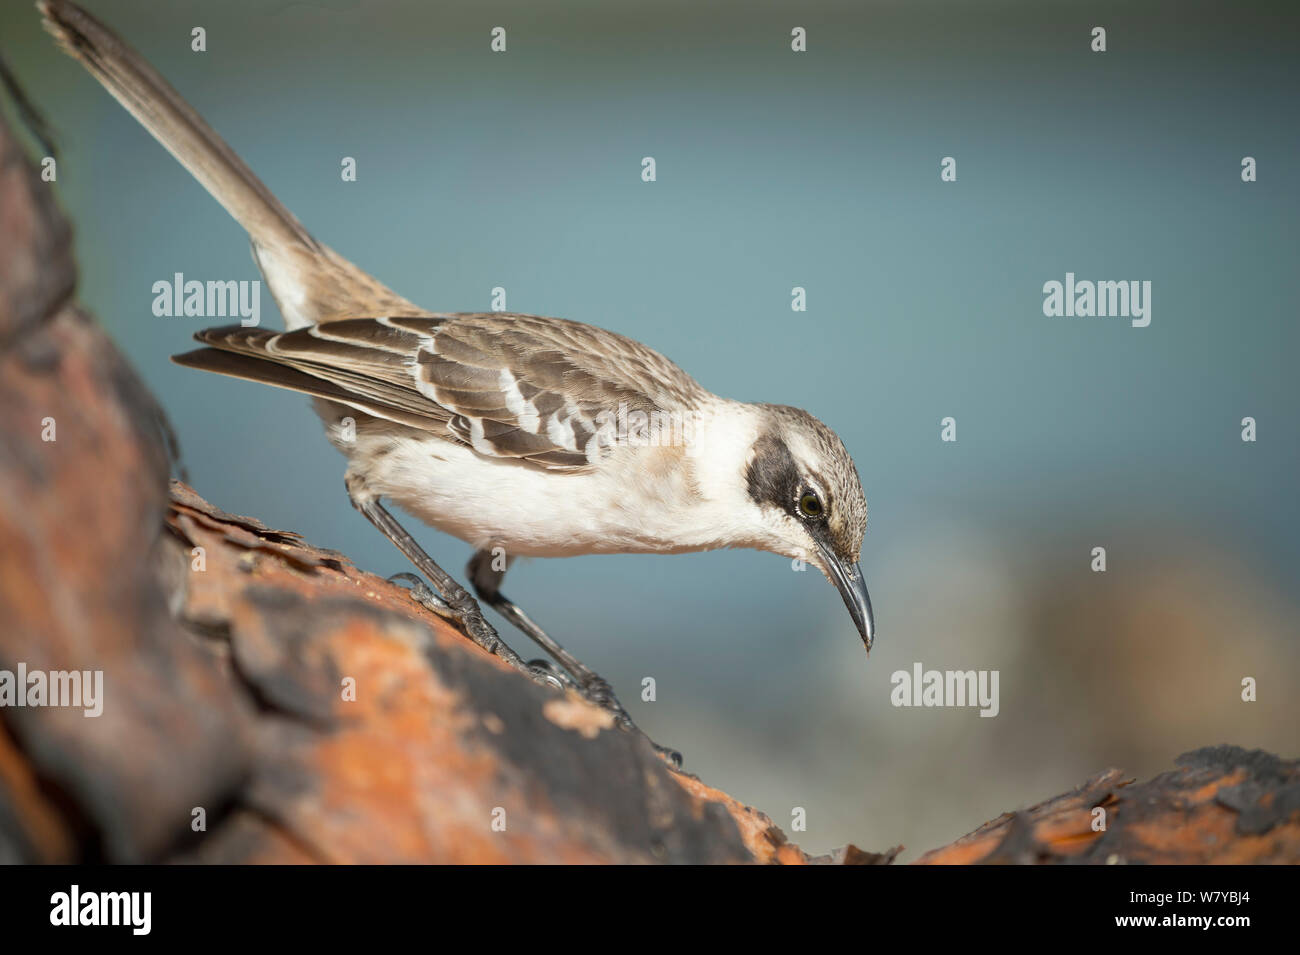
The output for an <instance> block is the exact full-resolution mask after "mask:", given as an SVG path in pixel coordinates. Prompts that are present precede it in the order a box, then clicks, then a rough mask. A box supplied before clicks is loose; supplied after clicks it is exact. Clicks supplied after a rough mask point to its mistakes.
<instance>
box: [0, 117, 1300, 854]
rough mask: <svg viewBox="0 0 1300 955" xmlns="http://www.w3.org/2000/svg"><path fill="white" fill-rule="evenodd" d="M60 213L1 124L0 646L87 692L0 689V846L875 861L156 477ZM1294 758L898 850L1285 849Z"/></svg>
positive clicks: (1111, 776) (342, 567) (333, 563)
mask: <svg viewBox="0 0 1300 955" xmlns="http://www.w3.org/2000/svg"><path fill="white" fill-rule="evenodd" d="M68 235H69V233H68V228H67V226H66V224H65V223H64V221H63V220H62V219H61V218H60V217H59V215H58V214H57V212H56V210H55V207H54V204H53V202H52V200H51V198H50V187H49V186H48V185H47V184H45V183H42V182H41V181H40V180H39V178H38V177H37V176H36V175H35V174H34V171H33V169H32V167H31V166H30V164H29V163H28V162H27V160H26V159H25V157H23V155H22V154H21V152H20V151H19V150H18V149H17V147H16V145H15V142H14V140H13V139H12V137H11V136H10V134H9V132H8V130H7V129H6V127H5V126H4V124H3V123H2V122H0V671H9V672H15V671H16V670H17V669H18V667H19V666H20V665H25V666H26V667H27V669H28V670H43V671H51V670H102V671H103V673H104V693H103V712H102V715H100V716H98V717H96V718H87V717H85V716H84V715H83V711H82V710H81V709H79V708H75V707H49V706H42V707H18V706H12V705H5V706H0V862H2V861H26V862H60V861H110V862H127V861H200V862H308V861H320V862H761V863H805V862H829V863H842V864H872V863H877V864H878V863H888V862H890V861H892V860H893V859H894V857H895V856H896V855H897V853H898V851H899V849H897V848H896V849H891V850H889V851H888V852H885V853H881V854H873V853H869V852H864V851H862V850H859V849H857V848H856V847H854V846H847V847H846V848H844V849H841V850H839V851H838V852H835V853H833V854H831V855H829V856H822V857H817V858H809V857H808V856H806V855H805V854H804V853H803V852H802V851H801V850H800V849H799V848H798V847H797V846H794V845H792V844H790V843H789V842H787V841H786V839H785V836H784V835H783V834H782V833H781V831H780V830H779V829H778V828H777V827H776V826H774V825H773V824H772V821H771V820H770V819H769V818H768V817H767V816H765V815H763V814H762V813H760V812H757V811H756V810H754V809H752V808H750V807H748V806H745V805H743V804H742V803H740V802H738V801H736V800H734V799H732V798H731V797H729V796H727V795H726V794H724V793H721V792H718V791H717V790H715V789H712V788H710V787H708V786H707V785H705V784H704V783H703V782H701V781H699V780H697V779H695V778H693V777H690V776H685V775H681V774H679V773H675V772H673V771H672V770H671V769H670V768H669V767H668V766H667V765H666V764H665V763H664V762H663V761H662V760H661V759H659V758H658V757H657V756H656V755H655V753H654V751H653V750H652V749H651V748H650V746H649V745H648V744H647V743H646V742H645V741H644V740H643V739H641V738H639V737H637V736H634V735H631V734H628V733H626V732H623V731H620V730H617V729H614V728H612V727H611V725H610V720H609V718H608V717H607V716H606V715H605V714H604V713H602V712H601V711H599V710H597V709H595V708H593V707H591V706H589V705H588V704H586V703H585V702H583V701H582V700H580V699H578V698H576V697H574V696H572V695H565V694H562V693H560V692H558V691H554V690H548V689H544V688H541V687H538V686H535V685H534V684H532V683H531V682H528V681H527V680H524V679H522V678H520V677H519V676H518V675H516V674H514V673H513V672H511V671H510V670H508V669H507V668H506V667H504V666H503V665H502V664H500V663H499V661H497V660H495V659H494V658H492V657H490V656H488V655H487V654H485V653H483V652H482V651H481V650H479V649H478V648H477V647H475V646H473V645H472V644H471V643H470V642H469V641H468V640H466V639H465V638H463V637H462V636H460V635H459V634H458V633H457V632H456V631H454V630H453V629H451V628H450V627H449V626H448V625H446V624H445V623H444V622H443V621H442V620H440V619H439V618H437V617H436V616H434V615H432V614H430V613H428V612H427V611H426V610H424V609H423V608H422V607H421V606H419V605H418V604H416V603H415V602H414V601H412V600H411V598H410V596H409V595H408V593H407V592H406V591H405V590H403V589H401V588H399V587H396V586H393V585H391V584H389V583H387V582H386V581H384V580H381V579H379V578H377V577H375V576H373V575H370V574H367V573H364V572H362V571H360V570H358V569H357V568H355V567H353V566H352V564H351V563H350V562H349V561H347V560H346V559H345V558H344V557H342V556H341V555H339V554H335V553H331V552H328V551H322V550H319V549H317V548H314V547H311V546H309V545H308V544H306V543H305V542H303V541H302V540H301V539H299V538H298V537H297V536H295V535H293V534H290V533H285V532H282V531H274V530H271V529H269V528H267V527H265V526H263V525H262V524H260V523H259V522H258V521H256V520H253V519H251V518H246V517H238V516H234V515H231V514H226V513H223V512H222V511H220V510H218V509H217V508H215V507H213V506H211V505H210V504H208V503H207V502H206V501H204V500H202V499H201V498H200V497H198V496H197V495H196V494H195V493H194V492H193V491H192V490H190V489H189V488H188V487H186V486H185V485H183V484H180V483H173V484H172V485H171V487H170V490H169V487H168V482H167V471H168V455H167V453H166V436H165V433H164V431H163V428H162V426H161V424H160V422H161V420H162V419H161V414H160V412H159V409H158V408H157V406H156V404H155V403H154V401H153V399H152V398H151V397H150V396H149V394H148V393H147V392H146V391H145V390H144V388H143V387H142V386H141V385H140V383H139V381H138V380H137V378H136V377H135V375H134V374H133V373H132V371H131V370H130V368H129V367H128V366H127V365H126V364H125V362H124V361H123V360H122V358H121V356H120V355H119V354H118V352H117V351H116V350H115V348H114V347H113V345H112V343H111V342H110V341H108V340H107V339H106V338H105V336H104V335H103V333H102V332H101V331H100V330H99V329H98V328H97V326H96V325H95V324H94V322H93V321H92V320H91V319H90V318H89V317H88V316H87V315H86V314H85V313H83V312H81V311H80V310H78V309H77V308H75V307H74V306H72V305H71V304H70V297H71V292H72V289H73V287H74V285H75V269H74V266H73V263H72V261H71V258H70V255H69V251H68V250H69V243H68ZM1298 773H1300V770H1298V769H1297V764H1296V763H1295V762H1283V761H1281V760H1278V759H1277V758H1276V757H1272V756H1269V755H1267V754H1263V753H1246V752H1244V751H1242V750H1238V749H1234V748H1231V747H1220V748H1217V749H1210V750H1201V751H1198V752H1196V753H1193V754H1189V755H1188V756H1186V757H1183V758H1182V759H1181V760H1180V768H1179V769H1177V770H1175V771H1174V772H1171V773H1167V774H1165V775H1163V776H1160V777H1157V778H1156V779H1154V780H1152V781H1150V782H1147V783H1143V784H1139V785H1134V784H1131V783H1128V782H1125V781H1123V780H1122V778H1121V776H1120V774H1119V773H1118V772H1116V771H1111V772H1107V773H1103V774H1102V775H1100V776H1097V777H1095V778H1094V779H1092V780H1089V781H1088V782H1087V783H1085V784H1084V785H1083V786H1082V787H1080V788H1079V789H1078V790H1076V791H1074V792H1072V793H1068V794H1066V795H1064V796H1060V797H1058V798H1056V799H1053V800H1050V801H1048V802H1046V803H1043V804H1040V805H1038V806H1035V807H1033V808H1031V809H1029V810H1026V811H1023V812H1018V813H1014V814H1010V815H1006V816H1003V817H1001V818H999V819H997V820H994V821H993V822H990V823H988V824H986V825H985V826H983V827H981V828H980V829H979V830H977V831H976V832H974V833H972V834H971V835H969V836H967V837H965V838H963V839H960V840H958V841H957V842H956V843H954V844H953V845H951V846H948V847H946V848H944V849H938V850H935V851H934V852H931V853H928V854H927V855H926V856H924V857H923V858H922V859H921V861H923V862H929V863H942V862H1057V861H1075V862H1119V861H1122V862H1162V861H1177V862H1201V861H1213V862H1247V861H1249V862H1296V861H1300V775H1298ZM1098 806H1100V807H1102V808H1104V809H1105V810H1106V819H1107V827H1106V829H1105V831H1104V832H1095V831H1093V828H1092V821H1093V818H1094V814H1093V812H1092V810H1093V808H1094V807H1098ZM900 848H901V847H900Z"/></svg>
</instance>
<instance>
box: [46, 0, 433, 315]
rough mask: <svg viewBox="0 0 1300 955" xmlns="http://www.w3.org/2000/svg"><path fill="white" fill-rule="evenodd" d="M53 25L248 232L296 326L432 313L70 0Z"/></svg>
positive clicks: (60, 2) (56, 4) (56, 6)
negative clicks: (326, 229)
mask: <svg viewBox="0 0 1300 955" xmlns="http://www.w3.org/2000/svg"><path fill="white" fill-rule="evenodd" d="M36 6H37V9H39V10H40V12H41V15H42V17H43V18H44V25H45V28H46V30H48V31H49V32H50V33H51V34H53V35H54V37H55V39H56V40H57V41H58V44H59V46H60V47H62V48H63V49H64V50H65V51H66V52H67V53H68V54H70V55H71V56H73V57H74V58H76V59H77V60H78V61H79V62H80V63H81V64H82V65H83V66H85V67H86V69H87V70H89V71H90V73H91V75H92V76H94V77H95V79H97V80H98V81H99V82H100V83H101V84H102V85H103V86H104V88H105V89H107V90H108V92H109V93H111V94H112V95H113V96H114V98H116V99H117V101H118V102H119V103H121V104H122V105H123V106H124V107H126V109H127V111H128V112H129V113H130V114H131V115H132V116H134V117H135V118H136V119H137V120H139V121H140V123H141V125H143V126H144V128H145V129H147V130H148V131H149V132H150V133H151V134H152V135H153V137H154V138H155V139H157V140H158V142H160V143H162V145H163V146H164V147H166V149H167V151H168V152H170V153H171V154H172V155H173V156H175V157H176V159H177V160H178V161H179V162H180V164H181V165H182V166H184V167H185V168H186V169H188V170H189V171H190V173H191V175H193V176H194V178H195V179H197V180H198V181H199V182H200V183H201V184H202V185H203V187H204V188H205V189H207V190H208V192H210V193H212V196H213V198H215V199H216V200H217V201H218V202H219V203H221V205H222V206H223V207H225V209H226V211H227V212H229V213H230V214H231V215H232V216H234V218H235V221H237V222H238V223H239V224H240V225H241V226H243V227H244V229H246V230H247V231H248V234H249V236H250V237H251V239H252V243H253V253H254V258H255V259H256V261H257V264H258V266H259V268H261V270H262V272H263V274H264V275H265V276H266V281H267V286H268V288H269V289H270V290H271V294H272V295H273V296H274V297H275V300H276V302H277V304H278V305H279V306H280V311H281V312H282V313H283V315H284V318H285V322H286V324H288V325H289V327H291V328H297V327H301V326H303V325H307V324H311V323H314V322H326V321H332V320H335V319H340V318H348V317H351V316H355V315H365V314H375V313H379V314H384V313H387V314H393V313H403V314H412V313H420V314H423V311H422V310H421V309H420V308H419V307H417V306H415V305H413V304H412V303H410V302H408V301H407V300H406V299H404V298H402V297H401V296H399V295H397V294H396V293H395V292H393V291H391V290H390V289H388V288H387V287H386V286H384V285H383V284H382V283H380V282H379V281H378V280H377V279H375V278H373V277H371V276H370V275H368V274H366V273H365V272H363V271H362V270H361V269H359V268H357V267H356V266H355V265H353V264H352V263H351V262H349V261H348V260H347V259H344V258H343V257H342V256H340V255H338V254H337V253H336V252H334V251H333V250H331V249H329V248H327V247H326V246H324V245H322V244H321V243H319V242H317V241H316V240H315V239H313V238H312V237H311V235H310V234H308V232H307V230H306V229H305V228H303V225H302V223H300V222H299V221H298V220H297V219H296V218H295V217H294V216H293V214H292V213H291V212H289V210H288V209H286V208H285V207H284V206H283V205H282V204H281V202H280V200H278V199H277V198H276V197H275V196H274V195H273V194H272V193H271V190H270V189H268V188H267V187H266V185H265V184H264V183H263V182H262V181H261V180H260V179H258V178H257V176H255V175H254V174H253V171H252V170H251V169H249V168H248V166H247V165H245V163H244V161H243V160H242V159H240V158H239V156H238V155H236V153H235V151H234V150H233V149H231V148H230V146H229V145H228V144H227V143H226V141H225V140H223V139H222V138H221V137H220V136H218V135H217V133H216V132H215V131H214V130H213V129H212V127H211V126H209V125H208V124H207V123H206V122H205V121H204V120H203V117H201V116H200V115H199V114H198V113H197V112H195V111H194V109H193V107H191V106H190V105H189V104H188V103H186V102H185V100H184V99H182V98H181V95H180V94H179V93H177V92H176V90H175V89H173V88H172V86H171V84H170V83H168V82H167V81H166V80H165V79H164V78H163V77H162V75H161V74H159V73H158V71H157V70H155V69H154V68H153V67H152V66H150V65H149V64H148V63H147V62H146V61H145V60H144V58H143V57H142V56H140V54H138V53H137V52H135V50H133V49H131V47H130V46H128V45H127V44H126V43H125V42H124V41H123V40H122V39H121V38H120V37H118V36H117V35H116V34H115V33H114V32H113V31H112V30H110V29H109V28H108V27H107V26H105V25H104V24H103V23H101V22H100V21H99V20H97V19H95V18H94V17H93V16H91V15H90V14H89V13H87V12H86V11H85V10H83V9H81V8H80V7H78V6H77V5H76V4H74V3H70V2H68V0H39V2H38V3H37V5H36Z"/></svg>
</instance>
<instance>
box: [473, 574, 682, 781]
mask: <svg viewBox="0 0 1300 955" xmlns="http://www.w3.org/2000/svg"><path fill="white" fill-rule="evenodd" d="M497 559H498V558H496V557H494V555H493V554H492V553H491V552H490V551H486V550H480V551H476V552H475V553H474V556H473V557H471V558H470V561H469V566H468V567H466V568H465V574H466V576H467V577H469V582H470V584H472V585H473V587H474V591H475V593H477V594H478V596H479V599H480V600H483V601H485V602H486V603H487V604H488V606H490V607H492V608H493V609H494V610H496V611H497V613H499V614H501V616H503V617H505V618H506V619H507V620H509V621H510V623H511V624H513V625H514V626H515V627H516V628H518V629H519V630H521V631H523V632H524V633H525V634H527V635H528V637H529V638H530V639H532V640H533V642H535V643H536V644H537V645H538V646H540V647H541V648H542V649H543V650H545V651H546V652H547V653H549V654H550V655H551V656H552V657H554V658H555V660H556V662H557V663H559V664H560V666H562V667H563V668H564V669H565V671H567V672H568V674H569V675H570V676H571V677H573V679H574V681H575V682H576V683H577V685H578V686H577V688H578V690H579V691H580V692H581V693H582V695H583V696H585V697H586V698H587V699H588V700H590V701H591V702H592V703H595V704H596V705H597V706H599V707H602V708H603V709H606V710H608V711H609V712H610V713H612V714H614V719H615V720H616V721H617V722H618V724H619V725H620V726H622V727H623V728H624V729H627V730H631V731H633V732H636V733H641V735H642V736H645V733H643V732H641V730H640V729H639V728H638V727H637V725H636V724H635V723H634V722H632V717H631V716H629V715H628V712H627V710H625V709H624V708H623V704H622V703H620V702H619V701H618V697H616V696H615V695H614V690H613V688H612V687H610V685H609V681H607V680H606V679H604V677H602V676H601V675H600V674H598V673H597V672H596V671H595V670H592V669H591V668H590V667H588V666H587V665H586V664H585V663H583V662H582V661H581V660H579V659H578V658H577V657H575V656H574V655H573V654H572V653H570V652H569V651H568V650H566V649H564V647H562V646H560V644H559V643H557V642H556V641H555V640H553V639H552V638H551V637H550V636H549V635H548V634H547V633H546V631H545V630H543V629H542V628H541V627H539V626H538V625H537V624H536V623H534V622H533V619H532V618H531V617H529V616H528V614H526V613H524V612H523V610H522V609H521V608H520V607H519V605H518V604H516V603H515V602H514V601H513V600H511V599H510V598H509V597H507V596H506V595H505V594H503V593H502V592H501V581H502V580H504V579H505V576H506V568H507V567H508V566H509V560H508V559H506V558H500V559H502V560H504V561H505V565H504V566H502V567H501V568H500V569H497V568H495V567H494V566H493V562H494V561H495V560H497ZM646 739H647V740H648V741H649V743H650V745H651V746H653V747H654V748H655V750H657V751H658V752H659V753H660V754H662V755H663V756H666V757H667V758H668V759H669V760H670V761H671V762H672V763H673V765H675V766H681V764H682V754H681V753H679V752H677V751H676V750H674V749H670V748H668V747H667V746H660V745H659V744H658V743H656V742H655V741H654V740H652V739H650V737H648V736H646Z"/></svg>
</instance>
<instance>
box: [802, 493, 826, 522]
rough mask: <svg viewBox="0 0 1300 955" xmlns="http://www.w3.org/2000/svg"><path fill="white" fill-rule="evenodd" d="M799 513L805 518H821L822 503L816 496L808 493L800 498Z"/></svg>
mask: <svg viewBox="0 0 1300 955" xmlns="http://www.w3.org/2000/svg"><path fill="white" fill-rule="evenodd" d="M799 513H800V514H802V515H803V516H804V517H821V516H822V502H821V498H819V497H818V496H817V495H816V494H814V493H812V492H811V491H808V492H806V493H805V494H803V495H802V496H801V497H800V498H799Z"/></svg>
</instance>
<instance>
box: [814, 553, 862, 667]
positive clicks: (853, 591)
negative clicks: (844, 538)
mask: <svg viewBox="0 0 1300 955" xmlns="http://www.w3.org/2000/svg"><path fill="white" fill-rule="evenodd" d="M817 549H818V550H820V551H821V555H822V560H823V561H824V562H825V563H826V569H827V570H828V571H830V576H831V580H832V581H834V582H835V586H836V587H837V588H838V589H839V592H840V596H841V597H843V598H844V606H846V607H848V608H849V616H850V617H852V618H853V623H854V624H855V625H856V626H857V628H858V633H860V634H861V635H862V645H863V646H865V647H866V648H867V652H868V653H869V652H871V645H872V644H873V643H875V642H876V621H875V618H874V617H873V616H872V614H871V597H870V596H869V595H868V594H867V582H866V580H864V579H863V577H862V568H861V567H860V566H859V565H857V564H849V563H847V562H846V561H843V560H840V558H839V557H837V556H836V555H835V552H834V551H833V550H831V548H830V547H829V546H828V545H826V544H822V543H821V542H818V545H817Z"/></svg>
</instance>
